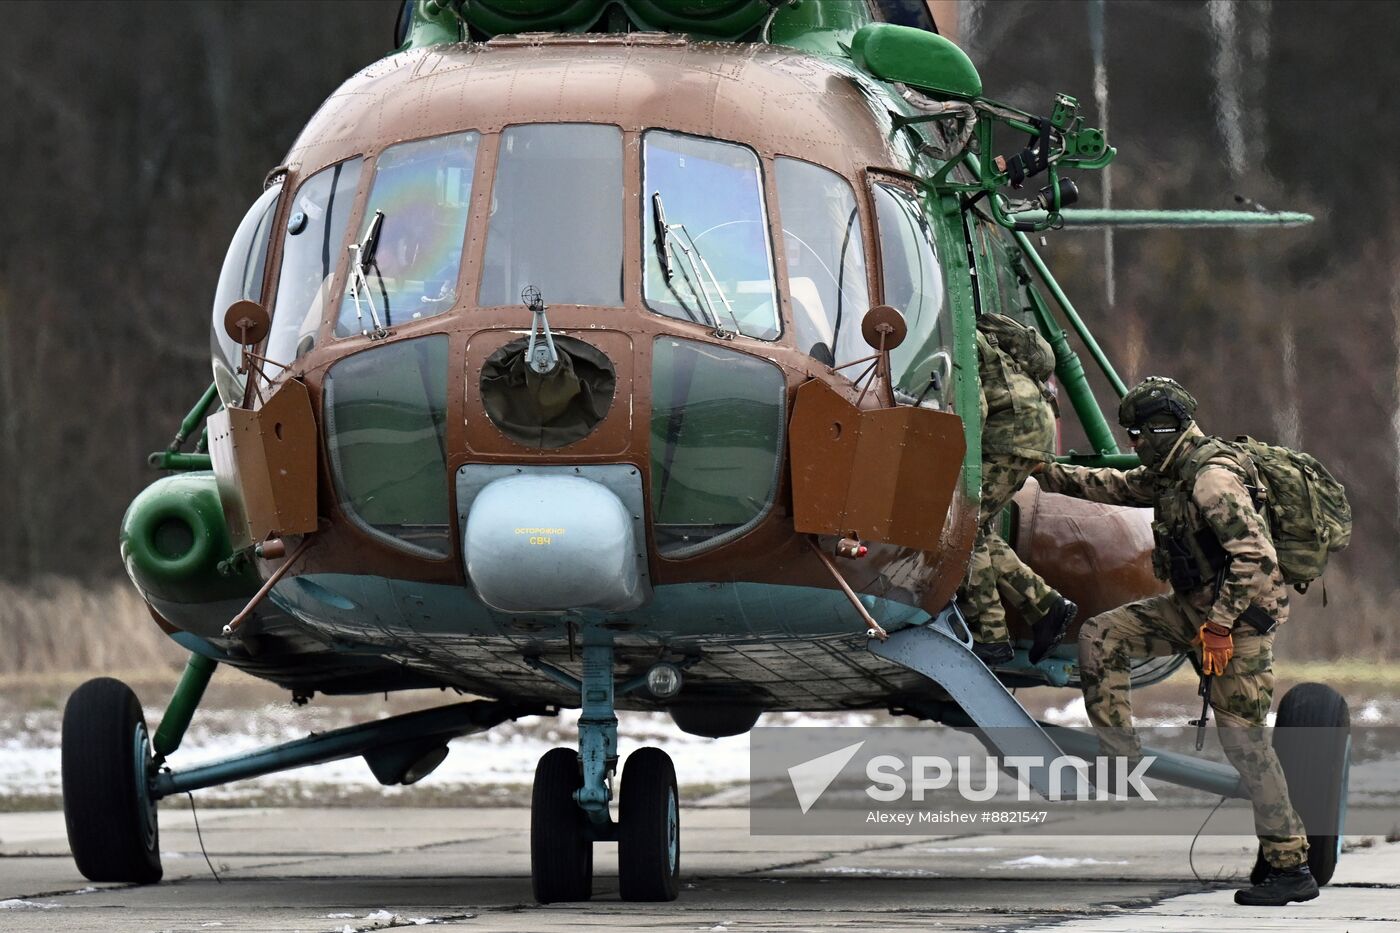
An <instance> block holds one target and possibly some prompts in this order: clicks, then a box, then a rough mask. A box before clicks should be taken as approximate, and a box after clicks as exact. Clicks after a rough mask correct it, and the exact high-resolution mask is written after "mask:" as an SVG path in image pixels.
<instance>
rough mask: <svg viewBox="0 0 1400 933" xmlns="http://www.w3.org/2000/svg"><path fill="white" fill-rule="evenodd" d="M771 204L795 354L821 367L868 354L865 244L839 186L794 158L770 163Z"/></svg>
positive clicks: (851, 202) (831, 175)
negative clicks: (774, 186) (863, 326)
mask: <svg viewBox="0 0 1400 933" xmlns="http://www.w3.org/2000/svg"><path fill="white" fill-rule="evenodd" d="M774 172H775V174H776V176H777V180H778V205H779V207H780V208H781V209H782V224H783V252H784V254H785V255H786V256H787V276H788V294H789V295H790V296H791V298H792V331H793V339H794V340H795V341H796V343H797V348H798V349H799V350H802V351H803V352H805V353H807V354H808V355H809V356H811V357H812V358H814V359H816V360H819V361H821V362H823V363H825V364H826V365H828V366H840V365H842V364H845V363H849V362H851V361H852V360H858V359H860V358H861V357H864V356H869V355H870V347H869V345H868V344H866V342H865V339H864V338H863V337H861V333H860V322H861V318H862V317H863V316H864V315H865V312H866V311H868V310H870V291H869V289H868V288H867V287H866V278H865V240H864V239H863V238H862V236H861V232H860V213H859V211H857V209H856V196H855V192H853V191H852V190H851V186H850V184H849V183H848V182H847V181H846V179H844V178H842V177H841V176H840V175H838V174H836V173H835V172H833V171H830V170H828V169H824V168H820V167H819V166H816V165H812V164H811V163H809V162H801V161H799V160H797V159H782V158H780V159H777V160H775V162H774Z"/></svg>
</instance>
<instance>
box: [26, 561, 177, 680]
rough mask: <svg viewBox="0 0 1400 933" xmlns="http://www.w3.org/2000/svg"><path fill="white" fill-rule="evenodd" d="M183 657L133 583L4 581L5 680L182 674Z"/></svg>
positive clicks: (43, 580) (48, 578) (49, 579)
mask: <svg viewBox="0 0 1400 933" xmlns="http://www.w3.org/2000/svg"><path fill="white" fill-rule="evenodd" d="M184 657H185V652H184V651H182V650H181V649H180V647H179V646H177V645H176V644H175V643H174V642H172V641H171V640H170V639H169V638H167V637H166V635H165V633H163V632H162V631H161V630H160V629H159V628H157V627H156V624H155V622H154V621H153V620H152V619H151V616H150V613H149V612H147V610H146V605H145V603H144V602H142V600H141V597H139V596H138V595H136V591H135V590H134V589H132V587H131V584H129V583H126V582H124V581H123V582H114V583H110V584H107V585H101V586H92V585H88V584H83V583H77V582H74V581H72V580H67V579H62V578H59V577H45V578H41V579H39V580H36V581H35V582H33V583H31V584H28V585H26V586H15V585H12V584H4V583H0V674H25V675H37V674H51V673H54V672H62V671H118V670H120V671H162V670H166V669H172V670H178V668H179V666H180V664H181V663H182V662H183V659H184Z"/></svg>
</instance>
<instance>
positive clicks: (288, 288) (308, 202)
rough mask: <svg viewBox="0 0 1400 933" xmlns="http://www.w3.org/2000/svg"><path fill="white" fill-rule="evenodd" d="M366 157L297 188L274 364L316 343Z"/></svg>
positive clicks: (271, 341)
mask: <svg viewBox="0 0 1400 933" xmlns="http://www.w3.org/2000/svg"><path fill="white" fill-rule="evenodd" d="M361 161H362V160H361V159H359V158H355V159H349V160H347V161H345V162H341V163H339V164H337V165H332V166H331V167H330V168H324V169H322V170H321V171H319V172H317V173H316V174H315V175H312V176H311V177H310V178H308V179H307V180H306V181H304V182H303V183H302V185H301V187H300V188H298V189H297V193H296V200H294V201H293V202H292V205H291V210H290V213H289V216H288V219H287V239H286V245H285V246H283V247H282V272H281V275H280V276H279V278H278V280H277V310H276V311H274V312H273V314H272V336H271V337H269V338H268V341H267V358H268V359H270V360H272V361H273V362H274V363H278V364H286V363H290V362H291V361H292V360H294V359H296V358H297V357H299V356H301V355H302V354H303V353H305V352H306V351H308V350H309V349H311V347H312V345H313V344H315V342H316V331H317V330H318V329H319V328H320V326H321V312H322V309H323V308H324V307H325V305H326V301H327V294H328V293H329V291H330V287H331V282H332V280H333V279H334V278H335V273H336V270H337V269H339V268H340V267H341V264H342V263H343V262H344V261H345V234H346V230H347V225H348V223H349V221H350V208H351V207H352V206H353V204H354V201H355V190H356V189H357V188H358V187H359V186H360V163H361ZM268 375H270V376H273V375H275V372H269V373H268Z"/></svg>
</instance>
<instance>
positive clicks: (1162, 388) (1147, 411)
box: [1118, 376, 1196, 428]
mask: <svg viewBox="0 0 1400 933" xmlns="http://www.w3.org/2000/svg"><path fill="white" fill-rule="evenodd" d="M1157 415H1168V416H1171V417H1174V418H1175V419H1176V420H1177V421H1178V422H1179V423H1181V424H1182V425H1183V426H1184V425H1186V424H1187V423H1189V422H1190V421H1192V420H1193V419H1194V418H1195V417H1196V399H1195V397H1194V396H1192V395H1191V393H1190V392H1187V391H1186V389H1185V387H1183V386H1182V384H1181V383H1179V382H1177V381H1176V380H1175V379H1168V378H1167V377H1166V376H1148V377H1147V378H1146V379H1144V380H1142V382H1139V383H1138V384H1137V385H1135V386H1133V387H1132V388H1131V389H1129V390H1128V394H1127V395H1125V396H1123V401H1122V402H1121V403H1119V405H1118V423H1119V424H1121V425H1122V426H1123V427H1125V428H1131V427H1136V426H1137V425H1141V424H1143V423H1145V422H1146V421H1147V420H1148V419H1149V418H1153V417H1155V416H1157Z"/></svg>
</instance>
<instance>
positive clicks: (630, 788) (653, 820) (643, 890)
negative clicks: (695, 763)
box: [617, 748, 681, 901]
mask: <svg viewBox="0 0 1400 933" xmlns="http://www.w3.org/2000/svg"><path fill="white" fill-rule="evenodd" d="M619 811H620V813H619V815H620V819H619V820H618V830H617V875H618V882H619V886H620V888H621V893H622V899H623V900H624V901H674V900H675V899H676V894H677V893H678V892H679V890H680V868H681V821H680V796H679V795H678V794H677V793H676V768H675V766H674V765H673V764H671V756H670V755H667V754H666V753H665V752H663V751H662V750H661V749H659V748H639V749H637V750H636V751H635V752H633V753H632V754H631V755H629V756H628V757H627V761H626V763H625V764H624V766H623V769H622V801H621V804H620V807H619Z"/></svg>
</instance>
